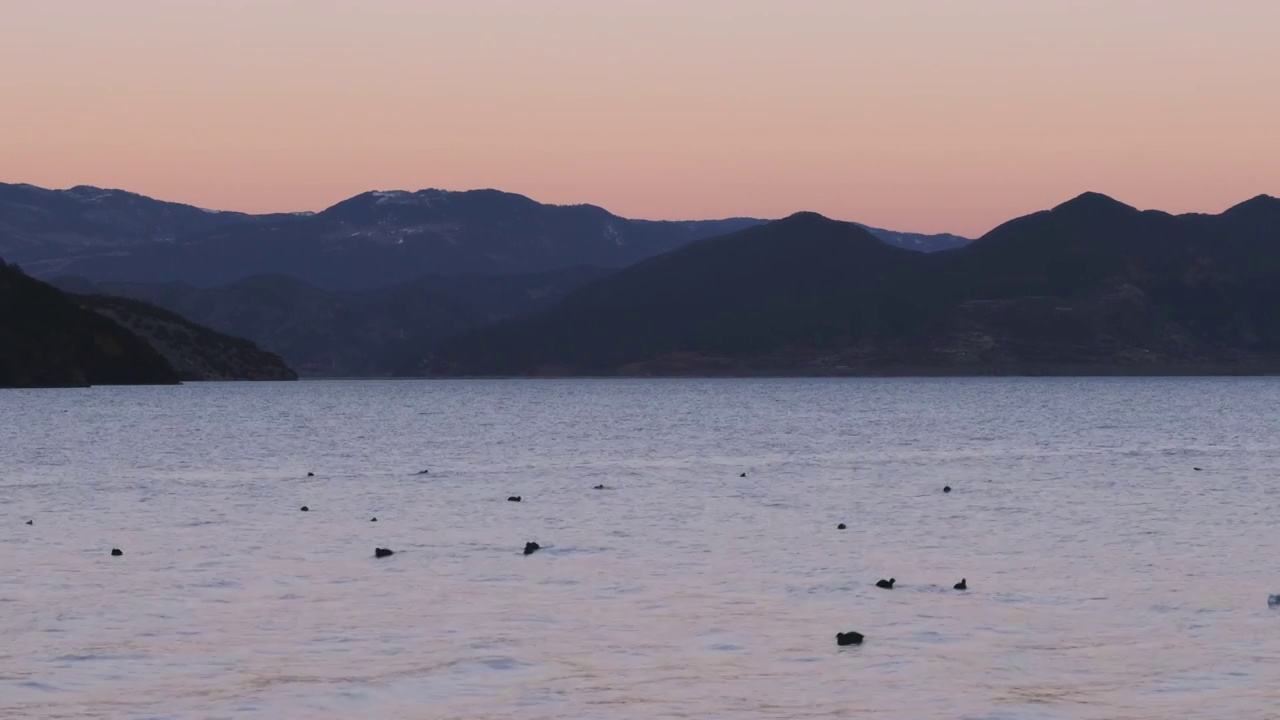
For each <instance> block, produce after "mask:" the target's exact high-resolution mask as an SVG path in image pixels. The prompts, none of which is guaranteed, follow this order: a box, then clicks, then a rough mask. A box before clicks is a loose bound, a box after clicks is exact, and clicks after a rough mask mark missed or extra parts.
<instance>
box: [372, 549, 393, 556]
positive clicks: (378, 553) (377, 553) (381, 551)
mask: <svg viewBox="0 0 1280 720" xmlns="http://www.w3.org/2000/svg"><path fill="white" fill-rule="evenodd" d="M395 554H396V551H395V550H392V549H391V548H374V549H373V556H374V557H376V558H384V557H388V556H390V555H395Z"/></svg>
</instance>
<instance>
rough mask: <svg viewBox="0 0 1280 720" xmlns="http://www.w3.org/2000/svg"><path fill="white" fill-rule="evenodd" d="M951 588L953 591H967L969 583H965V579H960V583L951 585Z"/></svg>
mask: <svg viewBox="0 0 1280 720" xmlns="http://www.w3.org/2000/svg"><path fill="white" fill-rule="evenodd" d="M952 588H953V589H955V590H968V589H969V583H967V582H965V579H964V578H960V582H958V583H956V584H955V585H953V586H952Z"/></svg>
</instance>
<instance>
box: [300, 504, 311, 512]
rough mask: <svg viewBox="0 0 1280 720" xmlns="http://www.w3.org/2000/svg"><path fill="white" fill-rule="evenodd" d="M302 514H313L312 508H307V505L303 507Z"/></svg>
mask: <svg viewBox="0 0 1280 720" xmlns="http://www.w3.org/2000/svg"><path fill="white" fill-rule="evenodd" d="M302 512H311V508H309V507H307V506H306V505H303V506H302Z"/></svg>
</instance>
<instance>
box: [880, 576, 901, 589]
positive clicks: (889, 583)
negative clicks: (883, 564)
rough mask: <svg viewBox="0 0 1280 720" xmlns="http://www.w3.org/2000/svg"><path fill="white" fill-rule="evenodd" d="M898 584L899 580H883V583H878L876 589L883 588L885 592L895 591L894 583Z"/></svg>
mask: <svg viewBox="0 0 1280 720" xmlns="http://www.w3.org/2000/svg"><path fill="white" fill-rule="evenodd" d="M896 582H898V579H897V578H889V579H888V580H881V581H879V582H877V583H876V587H878V588H882V589H884V590H892V589H893V584H894V583H896Z"/></svg>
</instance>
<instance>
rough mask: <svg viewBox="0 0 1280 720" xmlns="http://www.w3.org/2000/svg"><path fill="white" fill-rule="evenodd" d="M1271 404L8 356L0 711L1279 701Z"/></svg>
mask: <svg viewBox="0 0 1280 720" xmlns="http://www.w3.org/2000/svg"><path fill="white" fill-rule="evenodd" d="M1278 404H1280V381H1277V380H1271V379H1094V380H1090V379H1035V380H1030V379H981V380H978V379H975V380H965V379H946V380H742V381H734V380H716V381H701V380H675V381H642V380H636V381H475V382H466V381H448V382H408V381H406V382H332V383H330V382H303V383H296V384H280V385H250V384H229V385H188V386H184V387H179V388H99V389H93V390H74V391H72V390H68V391H60V390H55V391H32V392H27V391H5V392H0V502H2V503H3V505H2V508H3V510H2V513H0V717H2V718H35V719H41V718H183V719H187V718H191V719H195V718H202V719H203V718H253V719H256V718H263V719H266V718H271V719H275V718H289V719H294V718H430V719H432V720H435V719H442V718H458V719H462V718H468V719H470V718H520V719H540V718H637V719H640V718H644V719H649V718H699V719H701V718H725V719H729V718H733V719H735V720H736V719H749V718H845V717H894V718H913V719H915V718H984V719H996V718H1000V719H1004V718H1019V719H1021V718H1045V719H1055V720H1056V719H1059V718H1063V719H1065V718H1072V719H1074V718H1096V719H1098V720H1102V719H1106V720H1118V719H1124V718H1130V719H1132V718H1173V717H1177V718H1192V717H1195V718H1233V719H1239V718H1274V717H1275V716H1276V715H1275V713H1276V708H1277V707H1280V610H1277V609H1275V608H1270V607H1268V602H1267V601H1268V596H1269V595H1270V594H1274V593H1280V565H1277V560H1276V559H1277V557H1278V556H1280V553H1278V551H1280V536H1278V535H1277V534H1276V532H1275V519H1276V517H1277V516H1278V514H1277V512H1278V511H1280V493H1278V492H1277V490H1278V488H1277V480H1276V477H1277V468H1280V446H1278V445H1277V438H1278V431H1280V417H1278V416H1277V413H1276V410H1275V408H1276V407H1277V406H1278ZM1194 467H1201V468H1203V470H1202V471H1200V472H1197V471H1195V470H1194V469H1193V468H1194ZM424 468H429V469H430V473H429V474H427V475H420V474H418V473H419V471H420V470H422V469H424ZM308 472H314V473H315V476H314V477H307V473H308ZM743 472H745V473H746V477H740V475H741V473H743ZM598 484H604V485H606V486H607V489H605V490H594V489H593V487H594V486H595V485H598ZM944 485H950V486H952V488H953V492H951V493H950V494H944V493H943V492H942V488H943V486H944ZM512 495H520V496H521V497H522V500H523V502H520V503H513V502H508V501H507V498H508V497H509V496H512ZM302 505H307V506H308V507H309V509H310V512H307V513H301V512H299V507H300V506H302ZM375 516H376V517H377V518H378V522H377V523H371V522H370V521H369V520H370V518H372V517H375ZM27 520H33V524H32V525H31V526H27V525H25V522H26V521H27ZM841 522H843V523H846V524H847V526H848V527H847V529H846V530H838V529H837V528H836V526H837V524H838V523H841ZM528 541H536V542H538V543H540V544H541V546H542V549H541V550H540V551H539V552H537V553H535V554H533V555H530V556H524V555H523V553H522V549H523V547H524V544H525V543H526V542H528ZM113 547H119V548H121V549H122V550H123V551H124V556H123V557H118V558H113V557H110V556H109V552H110V550H111V548H113ZM376 547H388V548H392V549H394V550H395V551H396V553H395V555H393V556H391V557H386V558H381V559H375V558H374V557H373V553H374V548H376ZM882 577H883V578H888V577H895V578H896V579H897V584H896V587H895V588H894V589H893V590H891V591H886V590H880V589H877V588H876V587H875V586H874V583H875V581H876V580H878V579H880V578H882ZM962 577H964V578H967V580H968V586H969V590H968V591H967V592H957V591H955V590H953V589H952V585H953V584H954V583H955V582H957V581H958V580H959V579H960V578H962ZM849 630H856V631H859V632H862V633H864V634H865V635H866V641H865V643H864V644H863V645H861V646H855V647H843V648H842V647H837V646H836V642H835V635H836V633H837V632H842V631H849Z"/></svg>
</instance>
